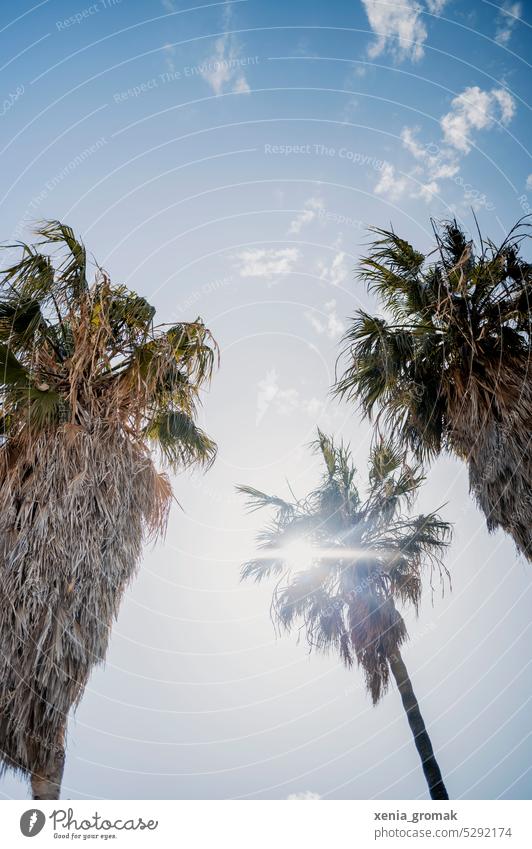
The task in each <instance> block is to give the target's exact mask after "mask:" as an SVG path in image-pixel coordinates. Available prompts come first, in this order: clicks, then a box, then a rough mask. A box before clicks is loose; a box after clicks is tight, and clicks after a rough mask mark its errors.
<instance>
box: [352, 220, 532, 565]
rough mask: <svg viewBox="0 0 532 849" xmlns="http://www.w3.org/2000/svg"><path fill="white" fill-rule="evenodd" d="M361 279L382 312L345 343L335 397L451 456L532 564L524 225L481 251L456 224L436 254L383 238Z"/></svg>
mask: <svg viewBox="0 0 532 849" xmlns="http://www.w3.org/2000/svg"><path fill="white" fill-rule="evenodd" d="M375 233H376V234H377V238H376V239H375V241H374V242H373V244H372V247H371V251H370V253H369V255H368V256H367V257H366V258H365V259H363V260H362V263H361V277H362V278H363V279H364V280H365V281H366V282H367V283H368V285H369V287H370V289H371V290H372V291H374V292H375V293H376V294H377V297H378V299H379V301H380V303H381V305H382V307H383V310H384V313H383V314H381V315H370V314H368V313H367V312H364V311H362V310H359V311H358V312H357V314H356V315H355V317H354V318H353V320H352V324H351V327H350V328H349V330H348V332H347V334H346V336H345V342H346V347H345V355H346V357H347V367H346V369H345V372H344V374H343V375H342V377H341V379H340V380H339V382H338V383H337V386H336V392H337V393H339V394H340V395H342V396H345V397H347V398H348V399H350V400H353V401H356V402H358V403H359V404H360V406H361V408H362V410H363V412H364V413H365V414H366V415H368V416H370V417H372V416H373V415H374V414H375V413H376V420H377V423H378V424H380V423H382V424H383V426H384V428H385V429H386V430H387V432H388V433H389V434H390V435H391V436H392V437H393V438H394V439H396V440H397V441H398V443H399V444H400V445H401V446H402V447H403V448H404V449H410V450H412V451H413V452H414V454H415V455H416V456H417V458H418V459H420V460H431V459H432V458H433V457H435V456H436V455H438V454H439V453H440V451H442V450H448V451H451V452H453V453H455V454H456V455H457V456H458V457H460V458H461V459H463V460H465V461H466V462H467V463H468V466H469V476H470V485H471V489H472V492H473V493H474V495H475V497H476V499H477V501H478V503H479V505H480V507H481V509H482V510H483V511H484V513H485V515H486V518H487V523H488V527H489V528H490V530H491V529H493V528H495V527H497V526H501V527H502V528H504V530H506V531H507V532H508V533H510V534H511V535H512V536H513V538H514V540H515V543H516V545H517V547H518V549H519V550H520V551H522V552H524V553H525V554H526V555H527V556H528V557H529V558H532V502H531V500H530V497H529V493H530V489H531V486H532V451H531V449H530V426H531V423H532V383H531V381H530V368H531V365H532V364H531V359H530V350H531V349H530V338H531V334H530V329H531V311H530V298H531V296H532V266H531V265H530V264H529V263H527V262H525V261H524V260H523V259H522V258H521V257H520V256H519V247H520V242H521V241H522V239H524V238H527V237H528V232H527V229H526V227H525V226H524V225H522V226H521V225H517V226H516V228H514V230H513V231H512V232H511V233H510V235H509V236H508V237H507V239H506V240H505V241H504V242H503V244H502V245H501V246H499V247H497V246H496V245H495V244H493V243H492V242H489V241H488V242H484V241H482V240H481V244H480V249H479V251H478V252H475V248H474V245H473V243H472V242H471V241H469V240H468V239H467V238H466V236H465V235H464V233H463V231H462V230H461V229H460V228H459V227H458V225H457V224H456V222H450V223H448V224H445V225H444V226H443V227H442V228H441V229H440V230H439V231H438V230H435V234H436V242H437V245H436V250H435V252H434V254H433V255H431V256H426V255H425V254H423V253H421V252H419V251H417V250H415V249H414V248H413V247H412V245H411V244H410V243H409V242H407V241H406V240H404V239H401V238H400V237H399V236H397V235H396V234H395V233H393V232H390V231H385V230H376V231H375Z"/></svg>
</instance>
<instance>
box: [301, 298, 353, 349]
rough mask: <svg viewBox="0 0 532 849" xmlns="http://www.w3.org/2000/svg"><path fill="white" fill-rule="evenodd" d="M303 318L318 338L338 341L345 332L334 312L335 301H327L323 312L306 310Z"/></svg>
mask: <svg viewBox="0 0 532 849" xmlns="http://www.w3.org/2000/svg"><path fill="white" fill-rule="evenodd" d="M305 318H306V319H307V321H308V322H309V324H310V325H311V326H312V327H313V328H314V330H315V331H316V333H318V334H319V335H320V336H323V335H326V336H328V337H329V339H338V337H339V336H341V335H342V333H343V332H344V330H345V327H344V324H343V322H342V321H341V319H340V318H339V317H338V314H337V312H336V301H335V300H332V301H327V303H326V304H325V305H324V308H323V312H320V311H318V310H317V309H313V310H307V312H306V313H305Z"/></svg>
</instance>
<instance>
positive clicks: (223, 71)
mask: <svg viewBox="0 0 532 849" xmlns="http://www.w3.org/2000/svg"><path fill="white" fill-rule="evenodd" d="M231 18H232V11H231V8H230V7H229V6H226V7H225V10H224V21H223V26H224V29H229V27H230V26H231ZM238 54H239V44H238V40H237V38H236V37H235V36H234V35H232V34H231V33H229V32H225V33H224V34H223V35H222V36H220V38H217V39H216V41H215V43H214V53H213V54H212V55H211V56H209V57H208V58H207V59H206V60H205V61H204V62H202V63H201V65H200V67H199V71H200V74H201V76H202V77H203V79H204V80H205V82H206V83H208V84H209V85H210V87H211V88H212V90H213V91H214V93H215V95H216V96H218V95H219V94H222V93H223V92H224V91H235V92H248V91H250V88H249V84H248V81H247V79H246V76H245V74H244V72H243V70H242V63H241V61H240V60H239V57H238Z"/></svg>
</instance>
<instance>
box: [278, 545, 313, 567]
mask: <svg viewBox="0 0 532 849" xmlns="http://www.w3.org/2000/svg"><path fill="white" fill-rule="evenodd" d="M282 552H283V559H284V561H285V563H286V565H287V566H289V567H290V568H291V569H304V568H305V567H306V566H310V564H311V563H312V561H313V560H314V559H315V557H316V548H315V547H314V546H313V545H312V543H311V542H310V540H308V539H303V538H301V539H295V540H293V541H292V542H289V543H287V544H286V545H283V548H282Z"/></svg>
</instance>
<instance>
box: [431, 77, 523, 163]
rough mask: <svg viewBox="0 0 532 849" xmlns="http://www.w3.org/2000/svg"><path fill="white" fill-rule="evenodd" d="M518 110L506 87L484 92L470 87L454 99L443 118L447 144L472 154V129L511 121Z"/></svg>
mask: <svg viewBox="0 0 532 849" xmlns="http://www.w3.org/2000/svg"><path fill="white" fill-rule="evenodd" d="M514 113H515V101H514V99H513V97H512V96H511V94H510V93H509V92H508V91H507V90H506V89H504V88H493V89H491V91H483V90H482V89H481V88H479V86H469V87H468V88H466V89H464V91H463V92H461V94H459V95H458V96H457V97H455V98H454V99H453V100H452V102H451V109H450V111H449V112H447V114H446V115H444V116H443V117H442V119H441V121H440V126H441V128H442V131H443V137H444V140H445V142H446V143H447V144H449V145H451V147H454V148H456V150H459V151H461V152H462V153H469V151H470V150H471V146H472V144H473V139H472V132H473V130H485V129H489V128H490V127H492V126H493V125H494V124H495V122H497V121H498V122H499V123H501V124H504V125H506V124H508V123H509V122H510V121H511V119H512V117H513V115H514Z"/></svg>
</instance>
